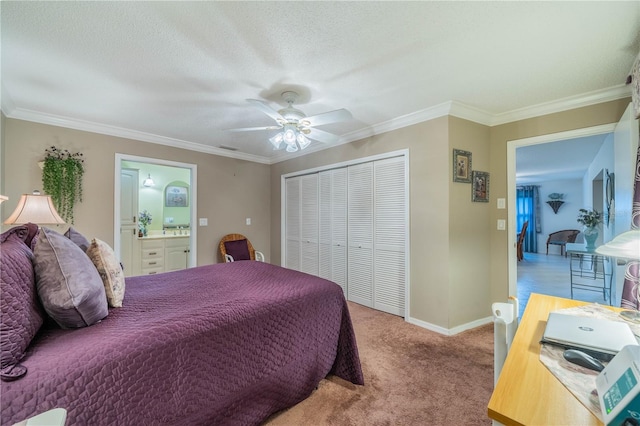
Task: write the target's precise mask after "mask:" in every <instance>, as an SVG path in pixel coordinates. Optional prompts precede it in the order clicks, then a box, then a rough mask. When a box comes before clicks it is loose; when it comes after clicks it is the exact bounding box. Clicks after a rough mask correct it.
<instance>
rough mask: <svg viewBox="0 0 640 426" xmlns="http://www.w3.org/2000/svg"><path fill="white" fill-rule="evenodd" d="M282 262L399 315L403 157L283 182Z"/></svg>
mask: <svg viewBox="0 0 640 426" xmlns="http://www.w3.org/2000/svg"><path fill="white" fill-rule="evenodd" d="M284 192H285V194H284V227H283V229H284V230H285V236H284V255H283V259H284V266H286V267H287V268H291V269H295V270H299V271H302V272H306V273H309V274H313V275H317V276H320V277H323V278H326V279H328V280H331V281H334V282H336V283H337V284H338V285H340V286H341V287H342V289H343V291H344V292H345V295H346V297H347V299H348V300H351V301H354V302H356V303H360V304H362V305H365V306H369V307H372V308H375V309H378V310H381V311H385V312H389V313H392V314H395V315H402V316H404V315H405V302H406V300H405V299H406V288H407V263H408V262H407V253H406V250H407V247H408V241H407V239H408V220H407V208H408V207H407V196H408V194H407V182H406V156H405V155H400V156H394V157H392V158H384V159H376V160H371V161H366V162H361V163H358V164H351V165H347V166H340V167H335V168H331V166H329V167H328V168H327V169H326V170H321V171H314V172H311V173H307V174H303V175H299V176H291V177H285V179H284Z"/></svg>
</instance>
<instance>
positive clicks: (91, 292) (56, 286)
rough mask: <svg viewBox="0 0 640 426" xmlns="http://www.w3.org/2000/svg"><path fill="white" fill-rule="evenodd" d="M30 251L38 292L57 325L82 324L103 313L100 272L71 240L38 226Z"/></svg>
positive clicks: (107, 311) (72, 326)
mask: <svg viewBox="0 0 640 426" xmlns="http://www.w3.org/2000/svg"><path fill="white" fill-rule="evenodd" d="M33 254H34V260H35V273H36V287H37V289H38V296H39V297H40V301H41V302H42V305H43V306H44V309H45V311H46V312H47V313H48V314H49V316H51V318H53V319H54V320H55V321H56V322H57V323H58V325H59V326H60V327H62V328H79V327H86V326H89V325H92V324H95V323H97V322H98V321H100V320H101V319H103V318H104V317H106V316H107V314H108V313H109V310H108V306H107V297H106V294H105V291H104V285H103V284H102V280H101V279H100V275H99V274H98V271H97V269H96V267H95V266H93V263H92V262H91V259H89V257H88V256H87V255H86V254H85V253H83V252H82V249H81V248H80V247H78V246H77V245H76V244H75V243H74V242H73V241H71V240H70V239H68V238H67V237H65V236H64V235H62V234H59V233H57V232H55V231H53V230H51V229H47V228H41V230H40V235H39V236H38V242H37V244H36V246H35V250H34V253H33Z"/></svg>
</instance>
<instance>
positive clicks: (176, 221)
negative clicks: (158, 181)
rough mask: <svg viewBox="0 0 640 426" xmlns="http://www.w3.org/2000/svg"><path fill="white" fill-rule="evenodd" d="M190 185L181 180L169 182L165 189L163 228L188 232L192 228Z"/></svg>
mask: <svg viewBox="0 0 640 426" xmlns="http://www.w3.org/2000/svg"><path fill="white" fill-rule="evenodd" d="M189 196H190V191H189V184H188V183H186V182H183V181H180V180H175V181H172V182H169V183H168V184H167V185H166V186H165V187H164V208H163V214H162V216H163V218H164V223H163V228H164V229H165V230H178V231H180V230H188V229H189V228H190V217H191V215H190V213H191V211H190V209H189V204H190V203H189Z"/></svg>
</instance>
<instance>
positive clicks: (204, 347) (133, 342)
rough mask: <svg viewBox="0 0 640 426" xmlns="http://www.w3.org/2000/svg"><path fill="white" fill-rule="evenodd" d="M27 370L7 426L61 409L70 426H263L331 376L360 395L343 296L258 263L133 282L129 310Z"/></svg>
mask: <svg viewBox="0 0 640 426" xmlns="http://www.w3.org/2000/svg"><path fill="white" fill-rule="evenodd" d="M22 364H23V365H25V366H26V367H27V368H28V373H27V375H26V376H25V377H23V378H22V379H20V380H17V381H15V382H2V383H0V399H1V404H2V412H1V413H0V418H1V423H2V424H3V425H5V424H7V425H8V424H12V423H14V422H17V421H21V420H24V419H25V418H28V417H30V416H33V415H35V414H38V413H41V412H43V411H46V410H49V409H52V408H56V407H62V408H66V409H67V411H68V414H67V423H66V424H67V425H159V424H163V425H187V424H188V425H214V424H215V425H217V424H234V425H240V424H242V425H248V424H259V423H261V422H262V421H264V420H265V419H266V418H267V417H269V415H271V414H272V413H274V412H277V411H279V410H282V409H284V408H287V407H290V406H292V405H294V404H296V403H298V402H300V401H302V400H303V399H305V398H306V397H308V396H309V395H310V394H311V392H312V391H313V389H314V388H315V386H316V385H317V384H318V383H319V382H320V380H322V379H323V378H324V377H325V376H327V375H328V374H335V375H337V376H339V377H341V378H343V379H345V380H348V381H350V382H353V383H355V384H363V378H362V371H361V368H360V361H359V358H358V350H357V346H356V341H355V336H354V333H353V328H352V325H351V319H350V317H349V311H348V308H347V304H346V302H345V299H344V296H343V294H342V290H341V289H340V287H339V286H338V285H337V284H335V283H332V282H330V281H326V280H323V279H321V278H317V277H313V276H311V275H307V274H303V273H300V272H296V271H292V270H289V269H284V268H281V267H278V266H274V265H269V264H266V263H262V262H254V261H243V262H233V263H224V264H217V265H210V266H203V267H199V268H192V269H187V270H184V271H177V272H170V273H166V274H159V275H151V276H144V277H133V278H128V279H127V280H126V294H125V300H124V307H123V308H116V309H110V311H109V316H108V317H107V318H105V319H104V320H103V321H102V322H101V323H98V324H96V325H93V326H91V327H87V328H83V329H77V330H62V329H59V328H55V327H48V328H44V329H43V330H42V332H41V333H40V334H39V335H38V336H37V337H36V339H35V340H34V341H33V342H32V344H31V346H30V349H29V351H28V353H27V356H26V357H25V359H24V360H23V361H22Z"/></svg>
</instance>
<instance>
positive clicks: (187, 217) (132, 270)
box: [114, 153, 197, 275]
mask: <svg viewBox="0 0 640 426" xmlns="http://www.w3.org/2000/svg"><path fill="white" fill-rule="evenodd" d="M131 176H135V177H134V178H131ZM154 176H155V178H154ZM196 176H197V166H196V165H195V164H189V163H180V162H175V161H169V160H163V159H157V158H149V157H140V156H134V155H126V154H118V153H117V154H116V161H115V176H114V188H115V190H114V250H115V252H116V254H117V255H118V256H120V258H122V259H128V262H129V263H130V265H128V267H127V265H124V267H125V271H128V275H140V274H143V273H150V274H151V273H157V272H166V271H169V270H174V269H183V268H184V267H193V266H196V264H197V261H196V259H197V253H196V248H197V226H196V224H197V222H196V215H197V196H196V194H197V179H196ZM149 178H150V179H151V181H149V182H144V183H143V181H144V180H146V179H149ZM132 181H135V184H133V186H129V184H128V183H127V182H129V183H130V182H132ZM123 209H124V210H123ZM128 210H131V212H129V211H128ZM123 211H126V212H127V213H126V214H124V213H123ZM142 211H145V215H148V216H149V217H150V218H151V223H150V224H149V225H148V226H147V227H141V226H140V224H139V223H136V222H138V220H139V213H140V212H142ZM125 216H126V217H125ZM130 217H132V218H131V219H130ZM132 221H133V223H131V222H132ZM143 228H146V231H147V232H148V235H147V237H144V238H140V237H139V236H138V235H137V234H138V233H140V234H142V230H143ZM123 232H124V234H123ZM130 234H133V235H135V237H132V236H131V235H130ZM169 240H171V241H170V242H169ZM142 244H147V245H149V244H151V245H154V247H155V245H158V247H159V245H162V246H163V247H159V248H161V249H162V250H158V252H161V253H162V254H163V257H162V262H159V261H158V260H157V259H153V261H154V262H155V267H153V268H148V269H145V268H144V265H142V264H141V263H140V262H143V261H144V259H141V258H140V256H139V254H141V253H142V252H143V247H142V246H141V245H142ZM165 244H166V245H167V247H164V245H165ZM176 244H178V245H180V247H178V246H176ZM182 245H184V247H182ZM155 251H156V250H154V252H155ZM165 257H167V259H165ZM167 268H169V269H167ZM171 268H173V269H171ZM143 269H144V271H143Z"/></svg>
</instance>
